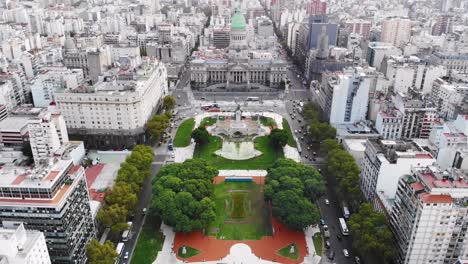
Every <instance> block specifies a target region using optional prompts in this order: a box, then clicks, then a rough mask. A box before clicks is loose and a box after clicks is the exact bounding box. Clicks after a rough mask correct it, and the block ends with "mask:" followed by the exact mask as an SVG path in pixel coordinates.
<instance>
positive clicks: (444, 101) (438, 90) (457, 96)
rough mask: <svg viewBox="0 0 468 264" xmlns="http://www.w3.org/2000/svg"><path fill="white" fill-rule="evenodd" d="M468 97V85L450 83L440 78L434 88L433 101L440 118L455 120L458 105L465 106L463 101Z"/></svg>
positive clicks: (435, 82)
mask: <svg viewBox="0 0 468 264" xmlns="http://www.w3.org/2000/svg"><path fill="white" fill-rule="evenodd" d="M466 96H468V84H466V83H459V82H455V81H449V80H448V79H445V78H444V79H443V78H438V79H437V80H435V81H434V83H433V86H432V93H431V100H432V102H433V103H434V105H435V107H436V109H437V111H438V114H439V116H440V117H442V118H444V119H446V120H453V119H455V118H456V116H453V114H455V113H454V111H452V109H453V108H454V107H456V106H457V105H461V104H463V100H464V99H465V97H466Z"/></svg>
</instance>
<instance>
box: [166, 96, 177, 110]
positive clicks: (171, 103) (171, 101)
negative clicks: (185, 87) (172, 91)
mask: <svg viewBox="0 0 468 264" xmlns="http://www.w3.org/2000/svg"><path fill="white" fill-rule="evenodd" d="M163 104H164V109H166V111H170V110H172V109H174V107H175V104H176V99H175V98H174V97H173V96H171V95H166V96H165V97H164V100H163Z"/></svg>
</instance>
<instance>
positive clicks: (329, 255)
mask: <svg viewBox="0 0 468 264" xmlns="http://www.w3.org/2000/svg"><path fill="white" fill-rule="evenodd" d="M327 257H328V259H330V260H333V259H334V258H335V251H333V250H331V251H330V252H329V253H328V255H327Z"/></svg>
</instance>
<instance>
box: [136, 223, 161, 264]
mask: <svg viewBox="0 0 468 264" xmlns="http://www.w3.org/2000/svg"><path fill="white" fill-rule="evenodd" d="M160 226H161V220H160V219H159V218H157V217H154V216H150V215H148V216H146V220H145V224H144V225H143V229H142V230H141V233H140V236H139V237H138V241H137V244H136V247H135V250H134V251H133V254H132V260H131V262H130V263H131V264H151V263H153V261H154V260H155V259H156V256H157V255H158V252H159V251H160V250H161V249H162V245H163V243H164V235H163V234H162V233H161V231H160V229H159V228H160Z"/></svg>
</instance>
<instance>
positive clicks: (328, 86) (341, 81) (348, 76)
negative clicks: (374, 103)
mask: <svg viewBox="0 0 468 264" xmlns="http://www.w3.org/2000/svg"><path fill="white" fill-rule="evenodd" d="M373 74H374V71H373V69H363V68H361V67H355V68H346V69H344V70H343V72H333V73H330V72H329V73H325V76H324V78H323V80H322V85H321V87H320V88H319V90H317V91H316V92H315V93H316V97H317V98H316V100H317V102H318V103H319V105H320V106H321V107H322V109H323V110H324V113H325V114H326V116H327V117H328V118H329V121H330V124H332V125H338V124H351V123H357V122H360V121H364V120H366V115H367V106H368V100H369V90H370V88H371V85H372V82H373V80H374V75H373Z"/></svg>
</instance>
